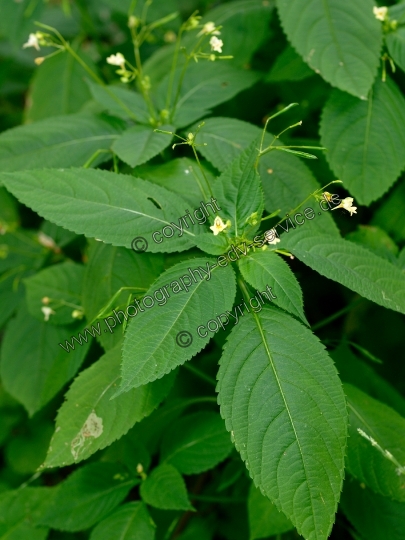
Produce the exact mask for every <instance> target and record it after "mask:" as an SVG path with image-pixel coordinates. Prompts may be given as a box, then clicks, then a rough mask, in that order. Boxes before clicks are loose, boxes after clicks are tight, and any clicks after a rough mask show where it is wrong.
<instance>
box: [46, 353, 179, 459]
mask: <svg viewBox="0 0 405 540" xmlns="http://www.w3.org/2000/svg"><path fill="white" fill-rule="evenodd" d="M120 349H121V348H120V347H119V346H118V347H115V348H114V349H113V350H111V351H109V352H108V353H107V354H105V355H104V356H102V357H101V359H100V360H98V361H97V362H95V363H94V364H93V365H91V366H90V367H89V368H88V369H86V370H85V371H82V372H81V373H80V375H79V376H78V377H77V378H76V379H75V381H74V382H73V384H72V385H71V387H70V388H69V391H68V392H67V394H66V401H65V402H64V403H63V405H62V407H61V408H60V410H59V412H58V416H57V418H56V429H55V433H54V436H53V438H52V441H51V444H50V448H49V450H48V456H47V458H46V461H45V463H44V466H45V467H56V466H59V467H62V466H65V465H69V464H71V463H77V462H79V461H82V460H83V459H87V458H88V457H89V456H91V455H92V454H94V452H96V451H97V450H99V449H101V448H105V447H106V446H108V445H109V444H111V443H112V442H114V441H115V440H116V439H119V438H120V437H122V436H123V435H125V433H127V431H128V430H129V429H130V428H131V427H132V426H133V425H134V424H135V423H136V422H139V421H140V420H142V418H144V417H145V416H148V415H149V414H150V413H151V412H152V411H153V410H154V409H155V408H156V407H157V406H158V405H159V403H160V402H161V401H162V400H163V399H164V398H165V397H166V395H167V394H168V392H169V390H170V388H171V386H172V383H173V378H174V377H173V376H172V375H170V376H168V377H165V378H164V379H161V380H158V381H156V382H154V383H151V384H149V385H145V386H141V387H139V388H136V389H133V390H131V391H130V392H127V393H125V394H123V395H121V396H119V397H118V398H117V399H114V400H112V401H110V398H111V396H112V395H113V394H114V392H115V390H116V388H117V386H118V384H119V380H120V361H121V350H120ZM173 375H174V374H173ZM92 428H94V429H93V431H92Z"/></svg>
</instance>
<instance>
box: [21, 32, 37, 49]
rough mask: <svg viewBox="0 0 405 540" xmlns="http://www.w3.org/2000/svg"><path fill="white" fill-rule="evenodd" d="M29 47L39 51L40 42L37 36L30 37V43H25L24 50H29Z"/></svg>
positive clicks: (31, 35)
mask: <svg viewBox="0 0 405 540" xmlns="http://www.w3.org/2000/svg"><path fill="white" fill-rule="evenodd" d="M28 47H34V48H35V49H36V50H37V51H39V42H38V37H37V35H36V34H30V35H29V36H28V41H27V43H24V45H23V49H27V48H28Z"/></svg>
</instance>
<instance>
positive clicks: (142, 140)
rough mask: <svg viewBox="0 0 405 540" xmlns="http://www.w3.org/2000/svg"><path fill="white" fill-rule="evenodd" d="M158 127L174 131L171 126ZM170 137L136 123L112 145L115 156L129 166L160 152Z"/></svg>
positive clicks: (147, 159)
mask: <svg viewBox="0 0 405 540" xmlns="http://www.w3.org/2000/svg"><path fill="white" fill-rule="evenodd" d="M159 129H162V130H165V131H174V130H175V128H174V127H173V126H169V125H165V126H160V127H159ZM171 140H172V137H170V136H169V135H164V134H162V133H155V131H154V129H153V128H152V127H148V126H141V125H136V126H132V127H131V128H129V129H128V130H127V131H125V132H124V133H123V134H122V135H121V137H120V138H119V139H117V140H116V141H115V142H114V144H113V145H112V150H113V151H114V152H115V153H116V154H117V156H118V157H119V158H120V159H122V161H125V163H128V165H130V166H131V167H136V166H137V165H141V164H142V163H145V162H146V161H149V160H150V159H152V158H153V157H155V156H156V155H157V154H159V152H162V151H163V150H164V149H165V148H167V147H168V146H169V144H170V143H171Z"/></svg>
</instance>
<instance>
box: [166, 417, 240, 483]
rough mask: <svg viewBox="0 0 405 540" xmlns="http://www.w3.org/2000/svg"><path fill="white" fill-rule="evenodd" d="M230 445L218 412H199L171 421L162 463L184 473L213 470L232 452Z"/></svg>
mask: <svg viewBox="0 0 405 540" xmlns="http://www.w3.org/2000/svg"><path fill="white" fill-rule="evenodd" d="M231 450H232V443H231V440H230V438H229V434H228V433H227V431H226V429H225V426H224V422H223V420H222V418H221V417H220V415H219V414H218V413H214V412H209V411H201V412H197V413H194V414H189V415H187V416H184V417H182V418H180V419H179V420H177V421H176V422H174V423H173V424H172V426H171V427H170V429H169V430H168V431H167V432H166V436H165V437H164V439H163V443H162V450H161V460H162V461H164V462H166V463H170V464H171V465H174V466H175V467H176V469H177V470H178V471H180V472H181V473H183V474H197V473H200V472H204V471H207V470H208V469H212V468H213V467H215V466H216V465H218V463H220V462H221V461H223V460H224V459H225V458H226V457H227V456H228V455H229V453H230V452H231Z"/></svg>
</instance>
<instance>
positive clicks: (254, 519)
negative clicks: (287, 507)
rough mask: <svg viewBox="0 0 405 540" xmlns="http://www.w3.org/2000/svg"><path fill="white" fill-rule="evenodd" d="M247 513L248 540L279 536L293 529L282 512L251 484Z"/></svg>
mask: <svg viewBox="0 0 405 540" xmlns="http://www.w3.org/2000/svg"><path fill="white" fill-rule="evenodd" d="M248 512H249V530H250V538H249V540H256V539H257V538H267V537H268V536H275V535H276V534H277V535H281V534H282V533H284V532H287V531H290V530H291V529H293V528H294V525H293V524H292V523H291V521H290V520H289V519H287V518H286V517H285V515H284V514H283V513H282V512H279V511H278V510H277V508H276V506H275V505H274V504H273V503H272V502H271V501H269V499H268V498H267V497H265V496H264V495H262V494H261V493H260V490H259V489H257V488H255V486H254V484H253V483H252V485H251V486H250V491H249V498H248Z"/></svg>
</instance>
